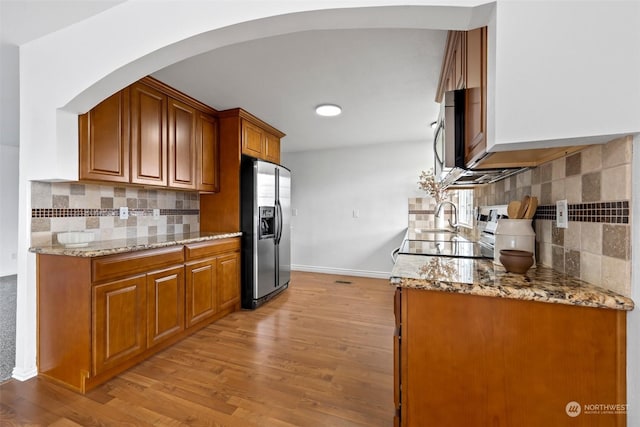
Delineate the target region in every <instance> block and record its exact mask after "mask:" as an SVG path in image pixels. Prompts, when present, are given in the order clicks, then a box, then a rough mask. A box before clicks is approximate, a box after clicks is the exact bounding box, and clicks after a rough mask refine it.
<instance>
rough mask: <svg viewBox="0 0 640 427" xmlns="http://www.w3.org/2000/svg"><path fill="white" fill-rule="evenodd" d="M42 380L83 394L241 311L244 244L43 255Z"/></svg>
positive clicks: (40, 275) (208, 243)
mask: <svg viewBox="0 0 640 427" xmlns="http://www.w3.org/2000/svg"><path fill="white" fill-rule="evenodd" d="M37 264H38V267H37V268H38V361H37V363H38V373H39V375H41V376H43V377H48V378H50V379H52V380H54V381H57V382H60V383H62V384H64V385H66V386H68V387H70V388H72V389H74V390H76V391H80V392H82V393H84V392H86V391H88V390H90V389H92V388H94V387H96V386H97V385H99V384H101V383H103V382H105V381H107V380H109V379H110V378H112V377H113V376H115V375H117V374H119V373H120V372H122V371H124V370H126V369H128V368H130V367H131V366H134V365H135V364H137V363H139V362H141V361H142V360H144V359H146V358H147V357H149V356H151V355H153V354H154V353H156V352H158V351H159V350H161V349H163V348H166V347H168V346H170V345H172V344H173V343H175V342H176V341H178V340H180V339H182V338H184V337H186V336H187V335H189V334H191V333H193V332H194V331H196V330H198V329H199V328H202V327H204V326H206V325H207V324H209V323H211V322H213V321H215V320H217V319H220V318H221V317H224V316H225V315H227V314H229V313H231V312H233V311H235V310H238V309H239V308H240V239H239V238H228V239H221V240H213V241H206V242H200V243H196V244H192V245H184V246H182V245H176V246H171V247H166V248H160V249H150V250H144V251H137V252H131V253H125V254H118V255H108V256H103V257H96V258H82V257H73V256H59V255H44V254H38V256H37Z"/></svg>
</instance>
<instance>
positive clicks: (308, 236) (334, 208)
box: [283, 141, 433, 278]
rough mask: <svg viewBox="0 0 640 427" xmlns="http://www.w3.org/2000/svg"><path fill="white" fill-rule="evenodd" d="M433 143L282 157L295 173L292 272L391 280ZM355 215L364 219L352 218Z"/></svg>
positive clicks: (300, 153) (335, 150)
mask: <svg viewBox="0 0 640 427" xmlns="http://www.w3.org/2000/svg"><path fill="white" fill-rule="evenodd" d="M429 153H430V141H422V142H401V143H389V144H377V145H367V146H362V147H354V148H343V149H332V150H318V151H305V152H296V153H283V164H284V165H285V166H287V167H288V168H290V169H291V174H292V208H293V209H296V210H297V212H298V214H297V216H295V217H292V248H291V256H292V264H293V266H292V268H293V269H297V270H306V271H319V272H325V273H338V274H351V275H361V276H370V277H384V278H386V277H389V273H390V271H391V268H392V266H393V264H392V262H391V258H390V253H391V251H392V250H393V249H394V248H396V247H398V246H399V245H400V243H401V241H402V237H403V236H404V233H405V231H406V228H407V219H408V213H407V208H408V206H407V204H408V200H407V199H408V198H410V197H421V196H423V195H424V192H422V191H420V190H418V184H417V181H418V177H419V175H420V171H422V170H427V169H429V168H431V167H433V159H431V156H430V155H429ZM354 210H356V211H359V218H354V217H353V212H354Z"/></svg>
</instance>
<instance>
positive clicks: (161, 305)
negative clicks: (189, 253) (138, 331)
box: [147, 266, 184, 348]
mask: <svg viewBox="0 0 640 427" xmlns="http://www.w3.org/2000/svg"><path fill="white" fill-rule="evenodd" d="M183 330H184V267H182V266H180V267H174V268H170V269H167V270H162V271H157V272H154V273H149V274H148V275H147V347H149V348H150V347H152V346H154V345H156V344H158V343H160V342H162V341H164V340H166V339H167V338H170V337H172V336H174V335H176V334H179V333H180V332H181V331H183Z"/></svg>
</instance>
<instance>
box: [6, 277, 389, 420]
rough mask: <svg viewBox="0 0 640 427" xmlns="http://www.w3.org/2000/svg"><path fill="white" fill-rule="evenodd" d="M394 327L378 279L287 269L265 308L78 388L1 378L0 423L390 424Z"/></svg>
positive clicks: (386, 295) (385, 284)
mask: <svg viewBox="0 0 640 427" xmlns="http://www.w3.org/2000/svg"><path fill="white" fill-rule="evenodd" d="M336 280H345V281H350V282H352V283H351V284H340V283H336ZM393 328H394V321H393V287H392V286H390V285H389V282H388V281H387V280H381V279H366V278H359V277H346V276H333V275H323V274H315V273H302V272H294V274H293V277H292V280H291V287H290V288H289V289H288V290H287V291H285V292H284V293H283V294H282V295H280V296H279V297H278V298H276V299H274V300H273V301H271V302H269V303H268V304H266V305H265V306H263V307H261V308H259V309H258V310H256V311H241V312H237V313H234V314H232V315H230V316H227V317H226V318H224V319H221V320H220V321H218V322H216V323H214V324H212V325H209V326H208V327H206V328H204V329H203V330H201V331H199V332H197V333H195V334H194V335H192V336H190V337H188V338H186V339H185V340H183V341H181V342H179V343H178V344H176V345H175V346H173V347H171V348H169V349H167V350H165V351H163V352H161V353H159V354H157V355H155V356H153V357H152V358H150V359H148V360H147V361H145V362H143V363H141V364H140V365H138V366H136V367H134V368H132V369H130V370H128V371H127V372H125V373H123V374H122V375H120V376H118V377H116V378H114V379H112V380H111V381H109V382H108V383H106V384H104V385H102V386H100V387H99V388H97V389H95V390H93V391H91V392H89V393H87V395H85V396H82V395H79V394H76V393H74V392H72V391H69V390H67V389H65V388H63V387H60V386H58V385H55V384H52V383H51V382H48V381H46V380H43V379H39V378H34V379H31V380H29V381H25V382H19V381H15V380H10V381H8V382H5V383H4V384H2V385H0V425H2V426H5V425H6V426H13V425H29V426H33V425H42V426H44V425H54V426H78V425H80V426H98V425H100V426H112V425H118V426H122V425H131V426H152V425H153V426H160V425H163V426H239V427H247V426H260V427H263V426H304V427H308V426H309V427H311V426H390V425H392V424H393Z"/></svg>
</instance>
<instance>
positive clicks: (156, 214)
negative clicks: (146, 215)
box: [153, 209, 160, 219]
mask: <svg viewBox="0 0 640 427" xmlns="http://www.w3.org/2000/svg"><path fill="white" fill-rule="evenodd" d="M153 219H160V209H154V210H153Z"/></svg>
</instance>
